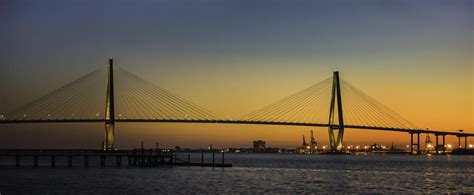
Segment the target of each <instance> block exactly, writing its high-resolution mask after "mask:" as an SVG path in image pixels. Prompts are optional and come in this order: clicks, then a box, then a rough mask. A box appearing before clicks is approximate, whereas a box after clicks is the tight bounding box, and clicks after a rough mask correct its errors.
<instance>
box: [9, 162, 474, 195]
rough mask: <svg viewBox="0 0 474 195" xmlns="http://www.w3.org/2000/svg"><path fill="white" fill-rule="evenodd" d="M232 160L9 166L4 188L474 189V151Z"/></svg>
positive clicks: (136, 190) (132, 190) (185, 190)
mask: <svg viewBox="0 0 474 195" xmlns="http://www.w3.org/2000/svg"><path fill="white" fill-rule="evenodd" d="M185 156H187V155H184V154H181V157H184V158H183V159H186V157H185ZM191 159H192V161H195V162H198V161H200V154H192V156H191ZM220 160H221V159H220V155H216V163H220V162H221V161H220ZM206 161H208V162H209V161H210V159H209V156H206ZM225 161H226V163H232V164H233V165H234V167H232V168H225V169H222V168H215V169H213V168H201V167H172V168H169V167H168V168H113V167H110V168H104V169H101V168H97V167H91V168H88V169H85V168H82V167H81V166H80V165H77V166H76V165H74V167H73V168H64V167H59V164H58V165H57V166H58V167H57V168H55V169H51V168H46V167H43V168H36V169H35V168H28V167H24V168H23V167H22V168H12V167H9V168H5V167H3V168H0V174H1V178H0V193H1V192H5V193H7V192H20V193H21V192H34V193H40V192H59V193H62V192H86V193H88V192H95V193H102V192H109V193H110V192H112V193H114V192H118V193H124V192H125V193H147V192H165V193H197V192H217V193H220V192H278V193H305V192H315V193H318V192H330V193H331V192H368V193H372V192H422V193H430V192H470V193H472V192H474V156H441V155H440V156H435V155H432V156H410V155H367V156H365V155H357V156H356V155H342V156H341V155H319V156H305V155H279V154H261V155H254V154H227V155H226V159H225ZM124 162H125V161H124ZM111 163H113V162H111ZM46 164H47V163H46ZM78 164H80V162H78ZM92 164H94V163H93V162H91V165H92Z"/></svg>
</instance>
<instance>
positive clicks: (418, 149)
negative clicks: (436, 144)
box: [410, 132, 420, 154]
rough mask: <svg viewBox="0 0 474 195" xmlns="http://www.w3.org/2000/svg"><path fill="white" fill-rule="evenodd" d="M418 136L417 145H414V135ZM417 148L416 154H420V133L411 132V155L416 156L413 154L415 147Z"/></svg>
mask: <svg viewBox="0 0 474 195" xmlns="http://www.w3.org/2000/svg"><path fill="white" fill-rule="evenodd" d="M415 133H416V135H417V138H416V141H417V142H416V144H415V143H413V134H415ZM414 146H416V154H420V132H410V154H414V153H413V150H414V149H413V147H414Z"/></svg>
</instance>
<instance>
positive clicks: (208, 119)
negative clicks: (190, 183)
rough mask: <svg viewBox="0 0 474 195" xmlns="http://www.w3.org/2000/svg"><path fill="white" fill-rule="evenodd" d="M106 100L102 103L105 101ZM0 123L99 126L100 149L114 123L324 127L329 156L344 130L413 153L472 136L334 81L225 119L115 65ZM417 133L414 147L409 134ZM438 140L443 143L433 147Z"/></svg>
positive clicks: (110, 140)
mask: <svg viewBox="0 0 474 195" xmlns="http://www.w3.org/2000/svg"><path fill="white" fill-rule="evenodd" d="M104 100H105V101H104ZM0 113H1V114H0V124H16V123H65V122H74V123H75V122H104V123H105V139H104V149H105V150H110V149H113V147H114V125H115V122H179V123H232V124H262V125H293V126H309V127H327V128H328V131H329V142H330V147H331V150H332V151H333V152H340V151H342V149H343V147H342V146H343V136H344V129H347V128H354V129H367V130H384V131H399V132H407V133H410V134H411V145H412V147H411V148H412V153H413V146H414V145H416V146H417V147H416V148H417V153H419V150H420V144H419V143H420V134H421V133H433V134H435V135H436V140H437V142H436V146H437V147H435V148H437V149H438V148H439V147H438V146H442V147H443V150H444V145H445V143H444V140H445V136H446V135H455V136H457V137H458V140H459V146H461V143H460V140H461V138H462V137H464V139H465V140H464V141H465V144H464V146H466V145H467V137H469V136H474V134H468V133H462V132H447V131H435V130H424V129H422V128H419V127H417V126H416V125H414V124H412V123H411V122H409V121H408V120H406V119H404V118H403V117H401V116H400V115H398V114H396V113H395V112H394V111H392V110H390V109H389V108H387V107H385V106H384V105H382V104H381V103H380V102H378V101H376V100H375V99H374V98H371V97H370V96H368V95H367V94H366V93H364V92H363V91H361V90H359V89H358V88H356V87H355V86H353V85H352V84H350V83H349V82H347V81H344V80H342V79H340V78H339V73H338V72H337V71H335V72H334V75H333V77H330V78H328V79H325V80H323V81H321V82H319V83H317V84H315V85H313V86H311V87H309V88H306V89H304V90H302V91H300V92H297V93H295V94H293V95H291V96H289V97H287V98H284V99H282V100H280V101H278V102H275V103H273V104H270V105H268V106H266V107H263V108H261V109H259V110H256V111H254V112H252V113H249V114H247V115H244V116H242V117H240V118H238V119H236V120H228V119H224V118H221V117H218V116H217V115H215V114H213V113H212V112H210V111H208V110H206V109H204V108H202V107H200V106H198V105H196V104H194V103H192V102H190V101H187V100H185V99H183V98H181V97H179V96H177V95H175V94H173V93H172V92H170V91H167V90H165V89H163V88H160V87H157V86H155V85H153V84H152V83H150V82H147V81H145V80H143V79H141V78H140V77H138V76H136V75H134V74H132V73H130V72H128V71H126V70H124V69H121V68H120V67H117V68H116V69H114V65H113V60H112V59H109V64H108V66H107V67H106V68H100V69H98V70H96V71H93V72H91V73H89V74H87V75H85V76H83V77H81V78H79V79H77V80H75V81H73V82H71V83H69V84H67V85H65V86H63V87H61V88H59V89H57V90H55V91H53V92H51V93H49V94H47V95H45V96H43V97H41V98H39V99H37V100H35V101H33V102H31V103H29V104H27V105H25V106H23V107H21V108H19V109H17V110H16V111H14V112H12V113H9V114H3V113H4V112H2V111H1V110H0ZM414 134H415V135H417V142H416V143H414V141H413V135H414ZM438 136H442V138H443V143H442V144H439V143H438Z"/></svg>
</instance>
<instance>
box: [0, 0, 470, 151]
mask: <svg viewBox="0 0 474 195" xmlns="http://www.w3.org/2000/svg"><path fill="white" fill-rule="evenodd" d="M0 23H1V24H2V27H1V28H0V42H1V43H2V44H0V68H1V71H0V92H1V93H0V112H5V113H6V112H10V111H12V110H15V108H18V107H19V106H21V105H24V104H26V103H28V102H30V101H32V100H35V99H37V98H39V97H41V96H42V95H45V94H48V93H49V92H51V91H52V90H54V89H57V88H59V87H61V86H62V85H64V84H66V83H68V82H71V81H73V80H75V79H77V78H79V77H80V76H82V75H85V74H87V73H88V72H90V71H92V70H95V69H97V68H98V67H100V66H103V65H104V64H105V63H106V62H107V59H108V58H114V61H115V63H116V64H118V65H119V66H121V67H123V68H124V69H127V70H129V71H130V72H133V73H134V74H136V75H139V76H140V77H142V78H144V79H146V80H148V81H150V82H152V83H154V84H156V85H158V86H160V87H163V88H165V89H167V90H170V91H172V92H174V93H176V94H179V95H180V96H181V97H184V98H186V99H188V100H190V101H192V102H194V103H196V104H198V105H200V106H202V107H205V108H207V109H208V110H211V111H213V112H214V113H217V114H220V115H221V116H230V117H237V116H240V115H243V114H246V113H249V112H251V111H253V110H256V109H258V108H261V107H263V106H265V105H268V104H270V103H272V102H275V101H277V100H280V99H282V98H284V97H286V96H288V95H290V94H292V93H294V92H297V91H300V90H301V89H304V88H307V87H308V86H311V85H313V84H315V83H318V82H319V81H321V80H324V79H326V78H328V77H330V76H331V74H332V71H333V70H335V69H337V70H339V71H340V72H341V77H342V78H343V79H344V80H347V81H349V82H351V83H352V84H354V85H355V86H357V87H358V88H360V89H362V90H364V91H365V92H366V93H367V94H370V96H371V97H374V98H375V99H377V100H379V101H380V102H383V104H384V105H386V106H387V107H389V108H391V109H392V110H394V111H396V112H397V113H399V114H400V115H402V116H403V117H404V118H406V119H409V120H410V121H411V122H413V123H415V124H417V125H418V126H421V127H426V128H430V129H438V130H449V131H456V130H458V129H464V130H465V131H466V132H471V133H474V119H473V118H474V114H473V111H474V104H473V99H474V94H473V93H474V92H473V91H474V70H473V38H474V32H473V31H474V27H473V25H474V18H473V2H472V1H470V0H453V1H442V0H439V1H438V0H429V1H428V0H414V1H413V0H400V1H379V0H352V1H349V0H313V1H310V0H296V1H290V0H274V1H270V0H253V1H252V0H229V1H218V0H194V1H191V0H177V1H176V0H173V1H171V0H169V1H167V0H161V1H160V0H158V1H151V0H141V1H126V0H116V1H112V0H99V1H88V0H85V1H77V0H66V1H62V0H61V1H60V0H45V1H33V0H15V1H13V0H3V1H0ZM310 129H314V130H315V131H316V139H317V140H318V141H319V142H320V143H321V144H327V129H326V128H308V127H287V126H259V125H221V124H209V125H205V124H173V123H170V124H133V125H132V124H118V125H117V128H116V146H117V147H119V148H130V147H138V146H139V143H140V141H141V140H143V141H145V143H146V144H148V145H149V147H152V146H154V143H155V141H159V142H160V143H161V144H163V146H167V147H172V146H175V145H180V146H182V147H206V146H207V145H208V144H211V143H212V144H214V145H215V146H222V147H224V146H225V147H229V146H233V147H250V146H251V141H253V140H256V139H263V140H266V141H267V144H268V145H270V146H278V147H295V146H297V145H300V144H301V135H303V134H306V135H307V136H308V134H309V130H310ZM0 130H1V131H0V147H2V148H6V147H36V148H41V147H43V148H58V147H70V148H96V147H98V146H99V144H100V143H101V141H102V139H103V131H104V130H103V124H55V125H44V124H42V125H2V126H0ZM344 139H345V142H346V143H357V144H365V143H367V144H369V143H375V142H377V143H390V142H395V143H397V144H405V143H406V142H408V141H409V136H408V135H407V134H402V133H392V132H382V131H366V130H347V131H346V135H345V137H344ZM448 141H450V142H453V143H454V138H448Z"/></svg>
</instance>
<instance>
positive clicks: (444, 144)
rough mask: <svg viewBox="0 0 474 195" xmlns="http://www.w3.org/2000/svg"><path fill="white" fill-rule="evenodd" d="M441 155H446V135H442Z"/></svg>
mask: <svg viewBox="0 0 474 195" xmlns="http://www.w3.org/2000/svg"><path fill="white" fill-rule="evenodd" d="M443 154H446V135H444V134H443Z"/></svg>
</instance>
